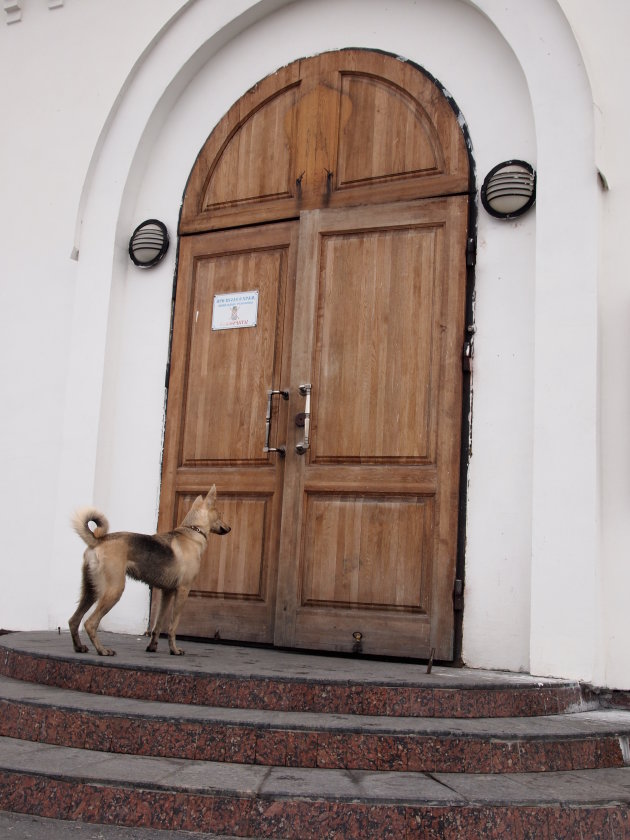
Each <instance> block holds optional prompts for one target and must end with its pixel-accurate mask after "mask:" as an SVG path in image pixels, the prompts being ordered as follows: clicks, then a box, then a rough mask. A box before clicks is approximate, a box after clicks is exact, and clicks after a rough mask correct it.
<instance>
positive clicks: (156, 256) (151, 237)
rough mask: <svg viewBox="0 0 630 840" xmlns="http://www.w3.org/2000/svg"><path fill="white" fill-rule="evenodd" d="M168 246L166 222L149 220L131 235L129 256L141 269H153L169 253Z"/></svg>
mask: <svg viewBox="0 0 630 840" xmlns="http://www.w3.org/2000/svg"><path fill="white" fill-rule="evenodd" d="M168 244H169V239H168V231H167V230H166V225H165V224H164V222H160V221H159V220H158V219H147V220H146V222H142V223H141V224H139V225H138V227H137V228H136V229H135V230H134V232H133V233H132V234H131V239H130V240H129V256H130V257H131V261H132V262H133V263H135V265H137V266H140V268H152V267H153V266H154V265H157V264H158V263H159V262H160V260H161V259H162V257H163V256H164V254H165V253H166V252H167V251H168Z"/></svg>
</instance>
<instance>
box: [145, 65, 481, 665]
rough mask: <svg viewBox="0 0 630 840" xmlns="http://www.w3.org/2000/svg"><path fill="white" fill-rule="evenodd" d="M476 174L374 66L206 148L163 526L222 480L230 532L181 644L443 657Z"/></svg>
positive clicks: (393, 72) (430, 114)
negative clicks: (237, 643)
mask: <svg viewBox="0 0 630 840" xmlns="http://www.w3.org/2000/svg"><path fill="white" fill-rule="evenodd" d="M468 176H469V173H468V157H467V153H466V147H465V142H464V138H463V136H462V133H461V129H460V127H459V124H458V121H457V118H456V116H455V114H454V113H453V111H452V109H451V108H450V106H449V104H448V102H447V101H446V100H445V98H444V96H443V94H442V93H441V92H440V91H439V89H438V88H437V87H436V86H435V85H434V84H433V83H432V82H431V80H429V79H428V78H427V77H426V76H425V75H424V74H423V73H422V72H421V71H419V70H418V69H417V68H415V67H413V66H412V65H410V64H408V63H405V62H403V61H400V60H399V59H396V58H393V57H391V56H386V55H382V54H380V53H372V52H368V51H360V50H343V51H340V52H334V53H327V54H325V55H322V56H318V57H315V58H311V59H305V60H303V61H298V62H295V63H294V64H291V65H290V66H288V67H286V68H284V69H282V70H280V71H279V72H278V73H276V74H274V75H273V76H271V77H268V78H267V79H265V80H264V81H262V82H261V83H260V84H259V85H257V86H256V87H255V88H253V89H252V90H251V91H249V92H248V93H247V94H246V95H245V96H244V97H243V98H242V99H241V100H240V101H239V102H238V103H237V104H236V105H235V106H234V107H233V108H232V109H231V110H230V112H229V113H228V114H227V115H226V117H225V118H224V119H223V120H222V121H221V123H220V124H219V125H218V126H217V128H216V129H215V130H214V131H213V133H212V134H211V136H210V137H209V139H208V141H207V142H206V144H205V146H204V148H203V149H202V151H201V153H200V155H199V157H198V159H197V161H196V163H195V166H194V168H193V171H192V173H191V178H190V181H189V184H188V187H187V189H186V194H185V199H184V204H183V209H182V216H181V224H180V235H181V238H180V255H179V268H178V278H177V292H176V302H175V313H174V324H173V342H172V353H171V374H170V386H169V395H168V409H167V420H166V436H165V451H164V463H163V478H162V493H161V502H160V523H159V527H160V528H162V529H167V528H170V527H172V526H173V525H174V524H176V523H177V522H178V521H179V520H180V519H181V517H182V516H183V514H184V512H185V510H186V508H187V506H188V505H189V504H190V503H191V500H192V499H193V498H194V496H195V495H196V494H197V493H198V492H201V491H202V490H205V489H207V488H208V487H209V486H210V485H211V484H212V483H216V485H217V488H218V490H219V493H220V496H221V507H222V510H223V514H224V518H225V519H226V520H227V521H229V522H230V524H231V526H232V533H231V534H230V535H229V537H227V538H225V539H223V540H216V541H213V540H210V545H209V548H208V552H207V554H206V556H205V558H204V561H203V566H202V571H201V573H200V575H199V578H198V581H197V584H196V589H195V590H194V592H193V593H191V597H190V598H189V601H188V603H187V606H186V610H185V613H184V615H183V617H182V620H181V623H180V633H182V634H190V635H195V636H204V637H220V638H224V639H235V640H244V641H253V642H266V643H275V644H277V645H282V646H293V647H305V648H319V649H328V650H339V651H351V650H353V649H354V650H356V649H361V650H362V651H363V652H364V653H372V654H383V655H402V656H416V657H423V656H427V655H428V654H429V651H430V650H431V648H435V650H436V654H437V656H439V657H440V658H444V659H448V658H450V657H451V656H452V645H453V623H454V622H453V598H452V596H453V585H454V578H455V563H456V546H457V528H458V501H459V459H460V427H461V401H462V366H461V355H462V342H463V340H464V313H465V284H466V257H465V254H466V235H467V215H468V197H467V192H468ZM302 386H310V388H304V387H302ZM269 390H274V391H285V392H286V395H287V399H285V398H284V394H274V395H272V397H271V398H270V397H269V395H268V391H269ZM309 403H310V406H309ZM269 404H271V412H270V418H271V419H270V422H269V423H268V422H267V417H268V416H269V415H268V406H269ZM309 407H310V418H306V420H305V418H304V413H305V412H306V411H307V409H308V408H309ZM309 419H310V429H309ZM268 427H269V430H270V434H269V441H268V444H269V448H271V449H273V448H281V447H282V448H285V450H286V454H284V455H282V454H281V453H278V452H268V451H265V444H266V433H267V428H268ZM307 432H310V434H309V435H308V448H306V447H305V446H304V445H302V446H300V444H304V442H305V435H306V433H307ZM358 646H360V648H359V647H358Z"/></svg>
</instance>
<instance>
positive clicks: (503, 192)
mask: <svg viewBox="0 0 630 840" xmlns="http://www.w3.org/2000/svg"><path fill="white" fill-rule="evenodd" d="M535 201H536V173H535V172H534V169H533V167H532V166H530V164H529V163H526V162H525V161H524V160H506V161H504V162H503V163H499V164H498V166H495V167H494V169H491V170H490V172H488V174H487V175H486V179H485V181H484V182H483V186H482V187H481V203H482V204H483V206H484V207H485V209H486V210H487V211H488V213H490V215H491V216H494V217H495V218H497V219H514V218H516V217H517V216H522V215H523V213H526V212H527V211H528V210H529V208H530V207H531V206H532V205H533V204H534V202H535Z"/></svg>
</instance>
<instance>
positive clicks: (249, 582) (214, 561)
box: [159, 223, 298, 643]
mask: <svg viewBox="0 0 630 840" xmlns="http://www.w3.org/2000/svg"><path fill="white" fill-rule="evenodd" d="M297 233H298V225H297V223H278V224H271V225H265V226H260V227H256V228H250V229H241V230H233V231H228V232H218V233H207V234H200V235H196V236H184V237H182V239H181V243H180V254H179V271H178V278H177V294H176V302H175V312H174V319H173V340H172V349H171V373H170V382H169V394H168V406H167V418H166V433H165V444H164V462H163V475H162V492H161V499H160V517H159V529H160V530H169V529H170V528H173V527H175V525H177V524H178V523H179V522H180V521H181V519H182V518H183V516H184V515H185V513H186V511H187V509H188V507H189V506H190V505H191V504H192V501H193V500H194V498H195V496H196V495H197V494H198V493H201V492H206V491H207V489H208V488H209V487H210V486H211V485H212V484H216V485H217V490H218V492H219V499H220V502H219V503H220V508H221V512H222V515H223V518H224V520H225V521H226V522H229V524H230V525H231V527H232V532H231V534H230V535H229V536H228V537H226V538H223V539H222V540H215V539H213V537H212V535H211V536H210V539H209V542H208V548H207V551H206V553H205V555H204V557H203V560H202V567H201V572H200V574H199V576H198V578H197V582H196V584H195V589H194V590H193V591H192V592H191V594H190V597H189V599H188V602H187V604H186V607H185V610H184V613H183V615H182V619H181V622H180V628H179V632H180V634H183V635H185V634H189V635H195V636H204V637H216V638H229V639H241V640H242V639H247V640H249V641H254V642H267V643H268V642H271V641H272V640H273V619H274V610H275V589H276V586H275V583H276V575H277V556H278V541H279V527H280V513H281V510H282V486H283V479H284V463H283V460H282V458H281V457H280V456H279V455H278V454H276V453H268V454H265V453H264V451H263V448H264V445H265V417H266V410H267V391H268V389H270V388H273V389H280V388H284V387H286V383H285V382H284V380H283V377H285V376H286V375H287V372H288V361H289V360H288V353H289V349H290V346H291V337H292V336H291V332H292V313H293V303H294V299H293V298H294V289H295V266H296V251H297ZM248 292H257V297H258V305H257V315H256V319H255V320H256V323H255V326H241V325H239V321H240V320H241V319H240V318H239V317H238V307H239V306H240V305H241V301H242V300H243V299H244V294H245V293H248ZM217 295H230V296H234V306H236V307H237V311H236V312H235V313H234V315H235V317H234V321H233V323H234V326H230V327H229V328H227V329H216V328H214V329H213V311H216V307H217V306H218V302H217V301H216V300H215V298H216V296H217ZM230 314H231V313H230ZM248 315H250V317H251V309H250V310H249V312H248ZM216 326H218V319H216V318H215V327H216ZM286 405H287V404H286V403H285V402H284V401H283V400H278V401H275V402H274V405H273V413H272V425H271V428H272V435H271V440H270V446H272V447H275V446H278V445H281V444H282V443H283V442H284V440H286V430H287V422H288V416H287V410H286Z"/></svg>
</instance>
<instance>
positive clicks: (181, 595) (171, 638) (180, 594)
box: [168, 586, 190, 656]
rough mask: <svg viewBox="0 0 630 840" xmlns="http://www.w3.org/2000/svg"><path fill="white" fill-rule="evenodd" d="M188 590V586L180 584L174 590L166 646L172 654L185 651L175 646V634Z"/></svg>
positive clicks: (175, 654) (176, 654) (180, 653)
mask: <svg viewBox="0 0 630 840" xmlns="http://www.w3.org/2000/svg"><path fill="white" fill-rule="evenodd" d="M189 592H190V587H189V586H180V587H179V589H177V591H176V592H175V605H174V607H173V617H172V619H171V623H170V625H169V628H168V647H169V650H170V651H171V653H172V654H173V656H182V655H183V654H184V653H185V651H183V650H182V649H181V648H178V647H177V643H176V640H175V634H176V633H177V625H178V624H179V617H180V615H181V612H182V609H183V608H184V604H185V603H186V598H188V593H189Z"/></svg>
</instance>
